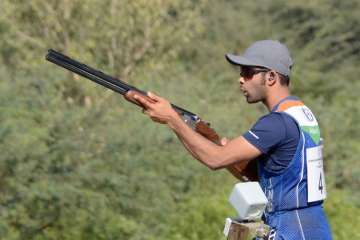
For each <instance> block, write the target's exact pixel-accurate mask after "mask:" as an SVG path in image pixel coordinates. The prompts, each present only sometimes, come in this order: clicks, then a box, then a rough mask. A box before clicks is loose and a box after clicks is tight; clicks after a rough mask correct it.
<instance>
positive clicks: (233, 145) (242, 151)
mask: <svg viewBox="0 0 360 240" xmlns="http://www.w3.org/2000/svg"><path fill="white" fill-rule="evenodd" d="M149 97H150V98H151V99H153V100H154V103H151V102H147V101H146V100H144V99H141V98H136V99H137V100H138V101H140V102H141V103H142V104H143V105H144V106H145V108H146V110H145V111H144V113H145V114H147V115H149V116H150V117H151V118H152V119H153V120H154V121H156V122H159V123H162V124H167V125H168V126H169V127H170V128H171V129H172V130H173V131H174V132H175V133H176V135H177V136H178V137H179V139H180V140H181V141H182V142H183V144H184V146H185V147H186V149H187V150H188V151H189V152H190V153H191V154H192V155H193V157H194V158H196V159H198V160H199V161H200V162H202V163H203V164H205V165H206V166H208V167H209V168H211V169H213V170H216V169H220V168H224V167H227V166H230V165H232V164H234V163H237V162H242V161H250V160H252V159H254V158H256V157H258V156H259V155H260V154H261V152H260V151H259V150H258V149H257V148H256V147H254V146H253V145H251V144H250V143H249V142H247V140H245V139H244V138H243V137H238V138H235V139H233V140H231V141H229V142H228V143H227V144H226V145H225V146H219V145H217V144H215V143H213V142H211V141H209V140H207V139H206V138H204V137H203V136H201V135H200V134H198V133H197V132H195V131H194V130H192V129H191V128H190V127H189V126H188V125H187V124H186V123H184V121H183V120H182V119H181V118H180V116H179V115H178V114H177V113H176V112H175V111H174V110H173V109H172V108H171V106H170V104H169V102H168V101H167V100H165V99H163V98H161V97H159V96H156V95H154V94H151V93H150V94H149Z"/></svg>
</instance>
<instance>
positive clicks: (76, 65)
mask: <svg viewBox="0 0 360 240" xmlns="http://www.w3.org/2000/svg"><path fill="white" fill-rule="evenodd" d="M46 60H48V61H49V62H52V63H54V64H56V65H59V66H61V67H63V68H66V69H68V70H69V71H71V72H74V73H77V74H79V75H81V76H83V77H85V78H88V79H90V80H92V81H94V82H96V83H98V84H100V85H102V86H104V87H106V88H109V89H111V90H113V91H115V92H117V93H120V94H122V95H125V94H126V92H128V91H130V90H134V91H137V92H140V93H142V94H144V95H146V92H145V91H142V90H140V89H138V88H136V87H133V86H130V85H128V84H126V83H125V82H123V81H121V80H120V79H117V78H114V77H112V76H110V75H107V74H105V73H103V72H101V71H98V70H96V69H94V68H92V67H90V66H87V65H85V64H83V63H80V62H78V61H76V60H74V59H71V58H70V57H68V56H66V55H64V54H62V53H60V52H57V51H55V50H53V49H49V50H48V53H47V55H46ZM171 106H172V107H173V108H174V109H175V110H176V111H177V112H178V113H179V114H181V115H188V116H190V117H191V118H193V119H194V120H197V119H198V117H197V115H196V114H194V113H192V112H189V111H187V110H185V109H183V108H181V107H178V106H176V105H174V104H171Z"/></svg>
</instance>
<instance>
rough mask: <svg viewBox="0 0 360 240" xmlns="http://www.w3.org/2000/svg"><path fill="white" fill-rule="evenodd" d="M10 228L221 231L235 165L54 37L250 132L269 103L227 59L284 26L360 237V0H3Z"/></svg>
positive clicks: (295, 79)
mask: <svg viewBox="0 0 360 240" xmlns="http://www.w3.org/2000/svg"><path fill="white" fill-rule="evenodd" d="M0 7H1V9H2V15H1V16H0V33H1V36H2V38H1V39H0V63H1V67H0V122H1V124H0V152H1V155H0V180H1V187H0V190H1V194H0V204H1V205H0V206H1V208H0V238H1V239H36V240H42V239H129V240H149V239H150V240H151V239H174V240H182V239H193V240H199V239H221V238H222V236H221V235H222V233H221V232H222V228H223V224H224V219H225V218H226V217H228V216H233V215H234V210H232V209H230V207H229V204H228V203H227V202H226V201H227V196H228V194H229V192H230V189H231V187H232V185H233V184H234V181H235V180H234V179H233V178H232V177H231V176H230V175H229V174H228V173H226V172H225V171H220V172H211V171H210V170H208V169H206V168H204V167H203V166H202V165H201V164H200V163H198V162H197V161H194V160H193V159H191V158H190V157H189V155H188V154H187V153H186V152H185V150H184V149H183V148H182V146H181V144H179V142H178V140H177V139H176V137H175V136H174V135H173V134H172V133H171V132H170V131H169V130H168V129H167V128H166V127H164V126H159V125H155V124H153V123H152V122H150V121H149V120H148V119H147V118H146V117H144V116H143V115H142V114H141V111H140V110H139V109H138V108H136V107H134V106H132V105H130V104H128V103H126V102H124V101H123V100H122V99H121V98H120V97H119V95H117V94H115V93H113V92H111V91H106V90H104V89H103V88H101V87H98V86H96V85H95V84H94V83H91V82H89V81H87V80H85V79H83V78H80V77H78V76H74V75H72V74H69V73H67V72H66V71H64V70H63V69H59V68H57V67H55V66H53V65H52V64H50V63H48V62H46V61H45V60H44V56H45V54H46V50H47V49H48V48H55V49H57V50H61V51H63V52H65V53H67V54H69V55H71V56H73V57H74V58H77V59H80V60H82V61H84V62H86V63H88V64H89V65H91V66H94V67H97V68H100V69H102V70H104V71H106V72H109V73H111V74H113V75H115V76H118V77H121V78H123V79H125V80H126V81H130V82H131V83H134V84H136V85H137V86H138V87H139V88H143V89H151V90H153V91H155V92H158V93H159V94H160V95H162V96H165V97H167V98H169V99H170V100H171V101H172V102H174V103H175V104H177V105H180V106H184V107H185V108H187V109H189V110H191V111H193V112H196V113H199V114H200V115H201V116H202V117H203V118H204V119H205V120H211V123H212V125H213V127H214V128H215V129H216V130H218V132H219V133H220V135H223V136H228V137H236V136H239V135H241V134H242V133H243V132H244V131H245V130H246V129H248V128H249V127H250V126H251V124H253V123H254V121H255V120H256V119H257V118H258V117H259V116H260V115H261V114H264V113H265V112H266V110H265V108H264V107H262V106H261V105H255V106H254V105H252V106H249V105H247V104H246V103H245V101H243V100H241V95H240V94H239V91H238V89H237V87H236V85H237V78H238V69H236V70H234V69H232V68H231V67H230V66H229V64H228V63H227V62H226V61H225V60H224V53H226V52H241V51H243V50H244V48H246V47H247V46H248V45H249V44H250V43H251V42H253V41H255V40H258V39H265V38H274V39H280V40H282V41H284V42H285V43H286V44H287V45H288V46H289V48H290V49H291V52H292V53H293V57H294V59H295V66H294V74H293V75H292V79H291V85H292V88H293V91H294V94H295V95H298V96H300V97H301V98H302V99H304V100H305V102H306V103H307V104H308V105H309V106H310V107H311V108H312V109H313V110H314V112H315V113H316V115H317V116H318V119H319V122H320V125H321V129H322V135H323V137H324V139H325V160H326V162H325V165H326V172H327V184H328V187H329V199H328V200H327V201H326V205H325V208H326V211H327V213H328V216H329V220H330V223H331V226H332V230H333V232H334V239H347V238H351V237H353V238H354V237H355V238H356V237H358V235H356V234H358V233H357V231H356V230H357V228H358V226H354V227H352V225H351V224H349V222H348V221H346V220H347V219H349V220H352V219H354V221H351V222H354V223H355V224H357V223H358V222H360V221H359V219H357V216H358V215H359V211H360V210H359V207H360V206H359V205H358V202H357V200H358V198H359V194H358V193H357V191H356V190H357V189H359V186H360V182H359V179H360V178H359V175H360V168H359V166H358V164H357V162H358V159H357V156H358V155H359V154H360V145H359V143H358V139H359V138H360V136H359V130H358V122H359V120H360V115H359V114H360V108H359V106H358V105H357V102H358V100H359V96H358V92H359V90H360V82H359V81H358V79H357V76H358V75H359V74H360V72H359V69H358V68H357V66H358V65H359V63H360V59H359V46H360V43H359V39H358V37H357V36H358V35H359V33H360V27H359V26H360V24H359V21H360V18H359V16H358V12H359V3H358V1H355V0H351V1H342V2H340V1H330V0H318V1H310V0H309V1H305V2H304V3H301V4H300V3H298V2H297V1H283V0H276V1H263V0H254V1H251V2H249V1H235V0H231V1H214V0H186V1H164V0H151V1H145V0H135V1H127V0H119V1H116V0H106V1H95V0H89V1H67V0H64V1H42V0H36V1H20V0H18V1H10V0H3V1H1V3H0Z"/></svg>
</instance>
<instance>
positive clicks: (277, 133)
mask: <svg viewBox="0 0 360 240" xmlns="http://www.w3.org/2000/svg"><path fill="white" fill-rule="evenodd" d="M285 136H286V128H285V125H284V122H283V120H282V118H281V116H280V114H278V113H269V114H268V115H265V116H263V117H261V118H260V119H259V120H258V121H257V122H256V123H255V125H254V126H253V127H252V128H251V129H250V130H249V131H247V132H246V133H244V134H243V137H244V138H245V139H246V140H247V141H248V142H250V143H251V144H252V145H254V146H255V147H256V148H257V149H259V150H260V151H261V152H262V153H263V154H268V153H269V152H270V151H271V150H272V149H273V148H274V147H277V146H278V145H279V144H280V142H281V141H282V140H283V139H284V138H285Z"/></svg>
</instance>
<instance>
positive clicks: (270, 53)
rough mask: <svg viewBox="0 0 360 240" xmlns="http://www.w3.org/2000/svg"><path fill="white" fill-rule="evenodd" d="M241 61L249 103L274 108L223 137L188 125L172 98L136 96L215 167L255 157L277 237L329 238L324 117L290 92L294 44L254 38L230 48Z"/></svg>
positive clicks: (147, 111)
mask: <svg viewBox="0 0 360 240" xmlns="http://www.w3.org/2000/svg"><path fill="white" fill-rule="evenodd" d="M226 59H227V60H228V61H229V62H230V63H231V64H235V65H238V66H239V67H240V79H239V82H240V88H241V90H242V92H243V94H244V96H245V98H246V100H247V102H248V103H256V102H262V103H263V104H264V105H265V106H266V107H267V109H268V110H269V114H267V115H265V116H263V117H261V118H260V119H259V120H258V121H257V122H256V124H255V125H254V126H253V127H252V128H251V129H250V130H249V131H248V132H246V133H245V134H244V135H243V136H240V137H237V138H235V139H232V140H222V145H221V146H219V145H216V144H214V143H213V142H211V141H209V140H207V139H206V138H204V137H202V136H201V135H199V134H198V133H196V132H195V131H193V130H192V129H191V128H190V127H188V126H187V125H186V124H185V123H184V121H183V120H182V119H181V118H180V116H179V115H178V114H177V113H176V112H175V111H174V110H173V109H172V108H171V106H170V104H169V102H168V101H167V100H165V99H163V98H161V97H159V96H157V95H155V94H153V93H149V94H148V96H149V97H150V98H151V99H152V100H153V102H148V101H146V100H145V99H144V98H140V97H136V99H137V100H138V101H139V102H141V104H142V105H143V106H144V108H145V109H144V113H145V114H147V115H149V116H150V117H151V118H152V119H153V120H154V121H156V122H159V123H163V124H167V125H168V126H169V127H170V128H171V129H172V130H173V131H174V132H175V133H176V135H177V136H178V137H179V139H180V140H181V141H182V143H183V144H184V146H185V147H186V149H187V150H188V151H189V152H190V153H191V154H192V155H193V156H194V157H195V158H196V159H198V160H199V161H201V162H202V163H203V164H205V165H206V166H208V167H209V168H211V169H213V170H215V169H220V168H225V167H229V166H231V165H233V164H236V163H240V162H242V161H257V164H258V175H259V181H260V185H261V187H262V189H263V191H264V192H265V194H266V196H267V198H268V200H269V203H268V206H267V208H266V211H265V213H264V216H263V218H264V220H265V222H266V223H267V224H268V225H270V227H271V228H272V234H271V239H296V240H298V239H331V233H330V228H329V226H328V223H327V220H326V216H325V214H324V211H323V207H322V203H323V200H324V199H325V197H326V191H325V182H324V172H323V166H322V152H321V151H322V145H321V139H320V131H319V126H318V123H317V121H316V119H315V117H314V115H313V114H312V112H311V110H310V109H309V108H307V107H306V106H305V105H304V104H303V103H302V102H301V101H300V100H299V99H298V98H296V97H293V96H290V91H289V86H288V85H289V81H290V77H289V76H290V71H291V67H292V65H293V62H292V59H291V57H290V54H289V51H288V49H287V48H286V46H285V45H283V44H281V43H280V42H278V41H273V40H263V41H258V42H255V43H254V44H252V45H251V46H250V47H249V48H248V49H247V50H246V51H245V53H244V54H243V55H242V56H236V55H232V54H226Z"/></svg>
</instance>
